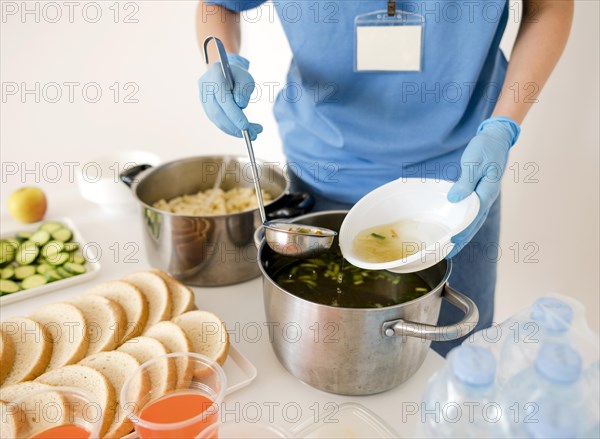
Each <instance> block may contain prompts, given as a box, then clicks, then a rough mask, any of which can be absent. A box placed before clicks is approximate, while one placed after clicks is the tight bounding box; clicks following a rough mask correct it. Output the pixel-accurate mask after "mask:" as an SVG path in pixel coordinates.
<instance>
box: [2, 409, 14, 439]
mask: <svg viewBox="0 0 600 439" xmlns="http://www.w3.org/2000/svg"><path fill="white" fill-rule="evenodd" d="M13 413H14V408H13V407H10V409H9V405H8V404H7V403H6V402H5V401H2V400H0V419H1V420H2V422H0V439H14V438H16V437H17V419H18V418H15V416H14V414H13Z"/></svg>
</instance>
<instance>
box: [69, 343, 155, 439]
mask: <svg viewBox="0 0 600 439" xmlns="http://www.w3.org/2000/svg"><path fill="white" fill-rule="evenodd" d="M79 364H80V365H82V366H87V367H91V368H92V369H95V370H97V371H98V372H100V373H101V374H103V375H104V376H105V377H106V378H108V381H110V383H111V384H112V386H113V388H114V390H115V398H116V401H117V402H116V404H117V405H116V408H115V418H114V420H113V423H112V425H111V426H110V427H109V429H108V431H107V432H106V434H105V435H104V437H105V438H111V439H112V438H114V439H118V438H120V437H122V436H124V435H126V434H127V433H129V432H130V431H131V430H133V423H132V422H131V420H130V419H129V418H128V417H127V413H126V412H125V410H123V404H121V403H120V402H121V401H120V395H121V389H122V388H123V384H124V383H125V381H127V379H128V378H129V377H130V376H132V375H134V372H135V370H136V369H137V368H138V367H139V366H140V362H139V361H138V360H136V359H135V358H134V357H133V356H131V355H129V354H127V353H125V352H119V351H110V352H98V353H96V354H94V355H90V356H89V357H86V358H84V359H83V360H81V361H80V362H79ZM136 376H137V375H136ZM139 377H140V379H139V380H138V382H137V383H136V385H135V386H134V387H135V394H134V393H133V392H130V393H129V398H128V401H126V402H127V404H136V405H140V404H141V403H142V399H143V397H144V396H145V395H146V394H147V393H148V391H149V390H150V379H149V378H148V376H147V375H143V374H140V375H139Z"/></svg>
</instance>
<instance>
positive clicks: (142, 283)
mask: <svg viewBox="0 0 600 439" xmlns="http://www.w3.org/2000/svg"><path fill="white" fill-rule="evenodd" d="M123 280H124V281H126V282H129V283H131V284H132V285H134V286H135V287H137V288H139V290H140V291H141V292H142V294H143V295H144V297H145V298H146V300H147V302H148V321H147V322H146V327H150V326H152V325H154V324H155V323H158V322H160V321H162V320H169V319H170V318H171V294H170V293H169V289H168V288H167V284H166V283H165V281H164V280H162V278H161V277H160V276H159V275H158V274H155V273H151V272H149V271H139V272H136V273H131V274H129V275H127V276H125V277H124V278H123Z"/></svg>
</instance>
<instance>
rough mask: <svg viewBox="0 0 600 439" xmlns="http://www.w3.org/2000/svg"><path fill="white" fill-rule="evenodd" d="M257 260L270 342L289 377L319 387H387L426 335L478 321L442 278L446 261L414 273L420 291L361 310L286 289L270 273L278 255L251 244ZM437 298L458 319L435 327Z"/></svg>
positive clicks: (411, 369)
mask: <svg viewBox="0 0 600 439" xmlns="http://www.w3.org/2000/svg"><path fill="white" fill-rule="evenodd" d="M345 215H346V212H344V211H330V212H320V213H314V214H308V215H303V216H301V217H298V218H296V219H294V220H292V222H294V221H297V222H299V223H300V222H301V223H304V224H308V225H315V226H320V227H327V228H330V229H332V230H339V228H340V226H341V224H342V221H343V219H344V217H345ZM336 245H338V244H337V240H336V242H334V246H336ZM288 262H289V261H288ZM259 263H260V268H261V271H262V273H263V276H264V278H263V290H264V304H265V311H266V317H267V322H269V324H270V325H273V328H275V329H274V330H273V331H272V336H270V339H271V342H272V346H273V349H274V351H275V354H276V355H277V358H278V359H279V361H280V362H281V364H283V366H285V368H286V369H287V370H288V371H290V372H291V373H292V375H294V376H296V377H297V378H299V379H300V380H302V381H304V382H305V383H307V384H309V385H311V386H313V387H316V388H318V389H320V390H324V391H326V392H332V393H338V394H344V395H369V394H373V393H379V392H383V391H385V390H388V389H391V388H393V387H395V386H397V385H399V384H401V383H403V382H404V381H406V380H407V379H408V378H409V377H411V376H412V375H413V374H414V373H415V372H416V371H417V369H419V367H420V366H421V364H422V363H423V361H424V359H425V356H426V354H427V350H428V349H429V345H430V344H431V341H432V340H440V341H446V340H454V339H457V338H459V337H462V336H463V335H466V334H468V333H469V332H471V331H472V330H473V329H474V328H475V325H476V324H477V322H478V318H479V313H478V311H477V306H476V305H475V303H474V302H473V301H472V300H471V299H469V298H468V297H466V296H464V295H462V294H461V293H459V292H458V291H456V290H453V289H452V288H450V286H449V285H448V283H447V282H448V277H449V276H450V271H451V266H452V264H451V261H442V262H440V263H438V264H437V265H435V266H433V267H431V268H428V269H427V270H423V271H421V272H418V275H419V276H420V277H421V278H422V279H423V280H424V281H425V282H426V283H427V284H428V285H429V287H430V288H431V291H430V292H429V293H427V294H425V295H424V296H422V297H420V298H418V299H415V300H412V301H410V302H406V303H403V304H400V305H395V306H390V307H385V308H368V309H356V308H338V307H332V306H327V305H321V304H318V303H314V302H310V301H307V300H304V299H301V298H299V297H297V296H295V295H294V294H292V293H290V292H288V291H286V290H285V289H283V288H282V287H280V286H279V285H277V284H276V283H275V281H274V280H273V279H272V277H271V275H274V274H275V272H276V271H277V270H279V269H280V268H281V266H282V265H281V264H282V260H281V258H280V257H278V256H277V255H275V253H274V252H273V251H272V250H271V249H270V248H269V247H268V246H266V245H265V244H264V240H263V241H262V242H261V243H260V246H259ZM283 263H285V262H283ZM443 299H444V300H448V301H449V302H450V303H452V304H453V305H455V306H456V307H458V308H459V309H461V310H462V311H463V312H464V313H465V316H464V318H463V319H462V320H461V321H460V322H458V323H456V324H454V325H450V326H435V324H436V322H437V320H438V317H439V313H440V306H441V304H442V300H443Z"/></svg>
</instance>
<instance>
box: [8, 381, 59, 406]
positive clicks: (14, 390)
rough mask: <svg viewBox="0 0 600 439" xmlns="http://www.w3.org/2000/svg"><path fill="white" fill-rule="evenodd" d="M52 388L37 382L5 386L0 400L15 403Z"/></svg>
mask: <svg viewBox="0 0 600 439" xmlns="http://www.w3.org/2000/svg"><path fill="white" fill-rule="evenodd" d="M50 388H51V386H49V385H48V384H44V383H39V382H37V381H25V382H22V383H19V384H13V385H10V386H5V387H3V388H1V389H0V399H1V400H2V401H5V402H13V401H16V400H17V399H21V398H23V397H24V396H26V395H29V394H31V393H33V392H37V391H38V390H44V389H50Z"/></svg>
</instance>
